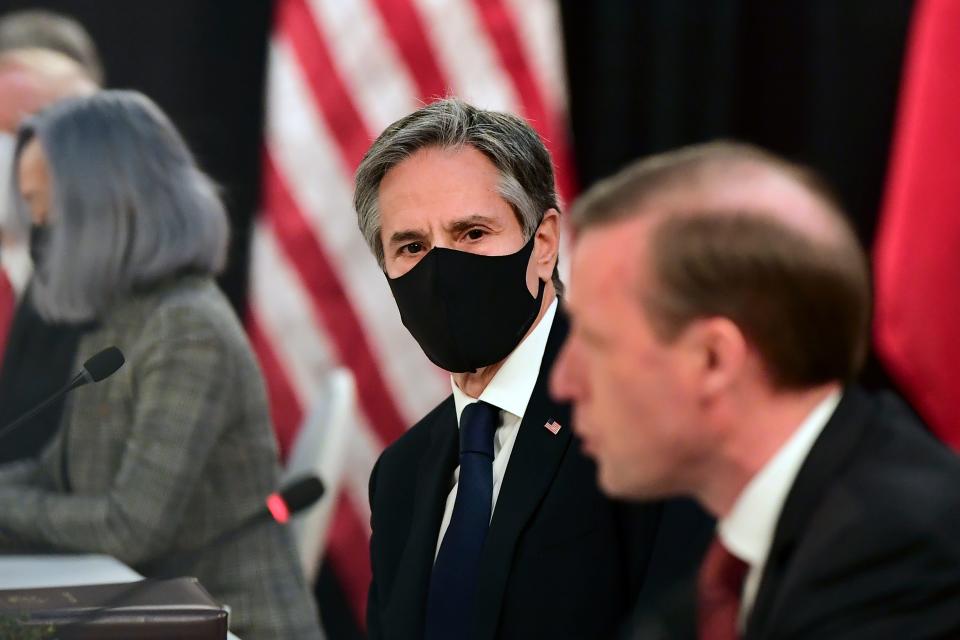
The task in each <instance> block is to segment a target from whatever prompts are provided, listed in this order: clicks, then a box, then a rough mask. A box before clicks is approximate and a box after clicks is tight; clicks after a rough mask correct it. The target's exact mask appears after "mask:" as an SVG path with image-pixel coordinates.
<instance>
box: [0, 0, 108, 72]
mask: <svg viewBox="0 0 960 640" xmlns="http://www.w3.org/2000/svg"><path fill="white" fill-rule="evenodd" d="M33 48H40V49H51V50H53V51H57V52H59V53H62V54H63V55H65V56H67V57H68V58H72V59H73V60H74V61H76V62H77V63H78V64H79V65H80V66H81V67H83V69H84V71H86V73H87V75H89V76H90V79H91V80H93V81H94V82H95V83H96V84H97V85H102V84H103V65H102V64H101V62H100V55H99V54H98V53H97V47H96V45H94V44H93V39H92V38H91V37H90V34H89V33H87V30H86V29H84V28H83V25H81V24H80V23H79V22H77V21H76V20H74V19H73V18H70V17H68V16H65V15H61V14H59V13H54V12H53V11H45V10H43V9H28V10H25V11H14V12H12V13H8V14H6V15H4V16H3V17H2V18H0V52H3V51H11V50H14V49H33Z"/></svg>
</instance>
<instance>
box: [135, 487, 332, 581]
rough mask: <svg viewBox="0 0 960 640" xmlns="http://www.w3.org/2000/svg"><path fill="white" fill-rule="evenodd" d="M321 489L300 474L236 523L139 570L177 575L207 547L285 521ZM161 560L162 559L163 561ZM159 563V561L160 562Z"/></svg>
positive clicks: (158, 575)
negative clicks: (259, 526)
mask: <svg viewBox="0 0 960 640" xmlns="http://www.w3.org/2000/svg"><path fill="white" fill-rule="evenodd" d="M323 493H324V486H323V482H321V481H320V478H318V477H316V476H304V477H301V478H299V479H297V480H295V481H293V482H291V483H290V484H287V485H286V486H284V487H283V488H282V489H280V490H279V491H276V492H274V493H271V494H270V495H268V496H267V497H266V499H265V500H264V505H263V507H261V508H260V509H258V510H257V511H254V512H253V513H251V514H250V515H249V516H247V517H246V518H244V519H243V520H241V521H240V522H239V523H237V524H236V525H234V526H232V527H230V528H228V529H227V530H226V531H223V532H222V533H220V534H219V535H216V536H214V537H213V538H211V539H210V540H207V541H206V542H204V543H202V544H201V545H200V546H198V547H195V548H193V549H190V550H187V551H182V552H179V553H175V554H173V557H172V560H173V562H171V561H170V560H171V557H170V556H168V557H167V558H165V559H160V560H159V561H154V562H153V563H150V564H149V565H147V566H146V567H141V568H140V569H142V572H143V573H147V574H151V576H150V577H152V578H173V577H177V576H178V574H179V573H180V572H181V571H184V570H186V569H187V568H188V567H190V566H191V565H193V564H194V563H195V562H196V561H197V560H199V559H200V557H201V556H202V555H203V553H204V552H205V551H206V550H207V549H210V548H213V547H219V546H221V545H224V544H226V543H228V542H233V541H234V540H236V539H237V538H241V537H243V536H244V535H246V534H247V533H249V531H250V530H251V529H253V528H254V527H256V526H257V525H260V524H263V523H265V522H269V521H270V520H273V521H274V522H276V523H278V524H280V525H285V524H287V522H289V521H290V518H291V517H293V516H294V515H296V514H298V513H300V512H301V511H304V510H305V509H307V508H309V507H311V506H313V505H314V504H315V503H316V502H317V501H318V500H319V499H320V498H321V497H322V496H323ZM164 560H165V561H166V562H164ZM161 563H163V564H161Z"/></svg>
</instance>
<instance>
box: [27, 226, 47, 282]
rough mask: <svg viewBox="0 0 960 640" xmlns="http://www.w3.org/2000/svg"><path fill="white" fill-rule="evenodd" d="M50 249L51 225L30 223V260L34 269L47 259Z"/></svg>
mask: <svg viewBox="0 0 960 640" xmlns="http://www.w3.org/2000/svg"><path fill="white" fill-rule="evenodd" d="M49 251H50V227H49V226H48V225H46V224H31V225H30V260H31V261H32V262H33V268H34V271H36V270H38V269H39V268H40V265H42V264H43V263H44V261H45V260H46V259H47V254H48V253H49Z"/></svg>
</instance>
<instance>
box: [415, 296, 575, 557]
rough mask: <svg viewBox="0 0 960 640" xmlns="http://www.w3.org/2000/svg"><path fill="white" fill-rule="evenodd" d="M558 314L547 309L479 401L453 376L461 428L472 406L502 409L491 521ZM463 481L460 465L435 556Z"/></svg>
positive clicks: (495, 446)
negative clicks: (484, 404) (462, 417)
mask: <svg viewBox="0 0 960 640" xmlns="http://www.w3.org/2000/svg"><path fill="white" fill-rule="evenodd" d="M556 312H557V301H556V300H554V301H553V302H552V303H551V304H550V306H549V307H548V308H547V311H546V313H544V314H543V317H542V318H541V319H540V322H539V323H538V324H537V326H536V327H534V329H533V331H531V332H530V334H529V335H528V336H527V337H526V338H524V339H523V341H522V342H521V343H520V344H519V345H517V348H516V349H514V350H513V352H512V353H511V354H510V355H509V356H507V359H506V360H505V361H504V363H503V366H502V367H500V370H499V371H497V373H496V374H495V375H494V376H493V379H492V380H490V382H489V383H488V384H487V387H486V388H485V389H484V390H483V393H481V394H480V397H479V398H471V397H470V396H468V395H467V394H465V393H464V392H463V391H461V390H460V387H458V386H457V383H456V382H454V380H453V376H450V386H452V387H453V403H454V405H455V406H456V409H457V425H458V426H459V424H460V415H461V414H462V413H463V408H464V407H466V406H467V405H468V404H471V403H473V402H477V401H478V400H483V401H484V402H487V403H489V404H492V405H493V406H495V407H498V408H499V409H500V424H499V425H498V426H497V430H496V432H495V433H494V435H493V504H491V505H490V517H491V518H492V517H493V510H494V509H496V508H497V496H498V495H500V485H501V484H502V483H503V475H504V473H506V471H507V463H508V462H509V461H510V453H511V452H512V451H513V443H514V442H516V440H517V433H518V432H519V431H520V422H521V421H522V420H523V414H524V413H525V412H526V410H527V404H528V403H529V402H530V396H531V394H532V393H533V387H534V385H535V384H536V383H537V378H538V377H539V376H540V364H541V363H542V362H543V352H544V351H545V350H546V348H547V338H549V337H550V328H551V327H552V326H553V318H554V316H555V315H556ZM459 479H460V465H457V468H456V469H455V470H454V472H453V487H452V488H451V489H450V493H449V494H448V495H447V504H446V507H445V509H444V511H443V520H442V521H441V522H440V534H439V535H438V536H437V547H436V550H435V552H434V558H436V554H437V553H439V552H440V543H441V542H443V536H444V534H445V533H446V532H447V527H448V526H449V525H450V517H451V516H452V515H453V505H454V503H455V502H456V500H457V482H458V481H459Z"/></svg>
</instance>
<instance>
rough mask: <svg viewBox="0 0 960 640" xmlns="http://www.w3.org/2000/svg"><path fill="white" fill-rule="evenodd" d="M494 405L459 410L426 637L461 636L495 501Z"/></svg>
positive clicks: (477, 404)
mask: <svg viewBox="0 0 960 640" xmlns="http://www.w3.org/2000/svg"><path fill="white" fill-rule="evenodd" d="M498 413H499V412H498V409H497V408H496V407H494V406H493V405H490V404H487V403H486V402H475V403H473V404H469V405H467V406H466V407H464V409H463V413H462V414H461V416H460V478H459V480H458V481H457V499H456V500H455V501H454V503H453V515H452V516H451V517H450V524H449V526H448V527H447V531H446V533H445V534H444V536H443V542H442V543H441V544H440V552H439V553H438V554H437V559H436V562H434V564H433V573H432V574H431V575H430V593H429V595H428V596H427V622H426V626H425V633H424V637H425V638H426V640H451V639H453V638H465V637H467V635H469V634H468V632H469V625H470V615H471V610H472V608H473V597H474V594H475V593H476V590H477V576H478V575H479V572H480V552H481V551H482V550H483V541H484V539H486V537H487V529H488V528H489V527H490V509H491V508H492V507H491V504H492V501H493V433H494V431H496V429H497V422H498V420H497V417H498Z"/></svg>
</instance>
